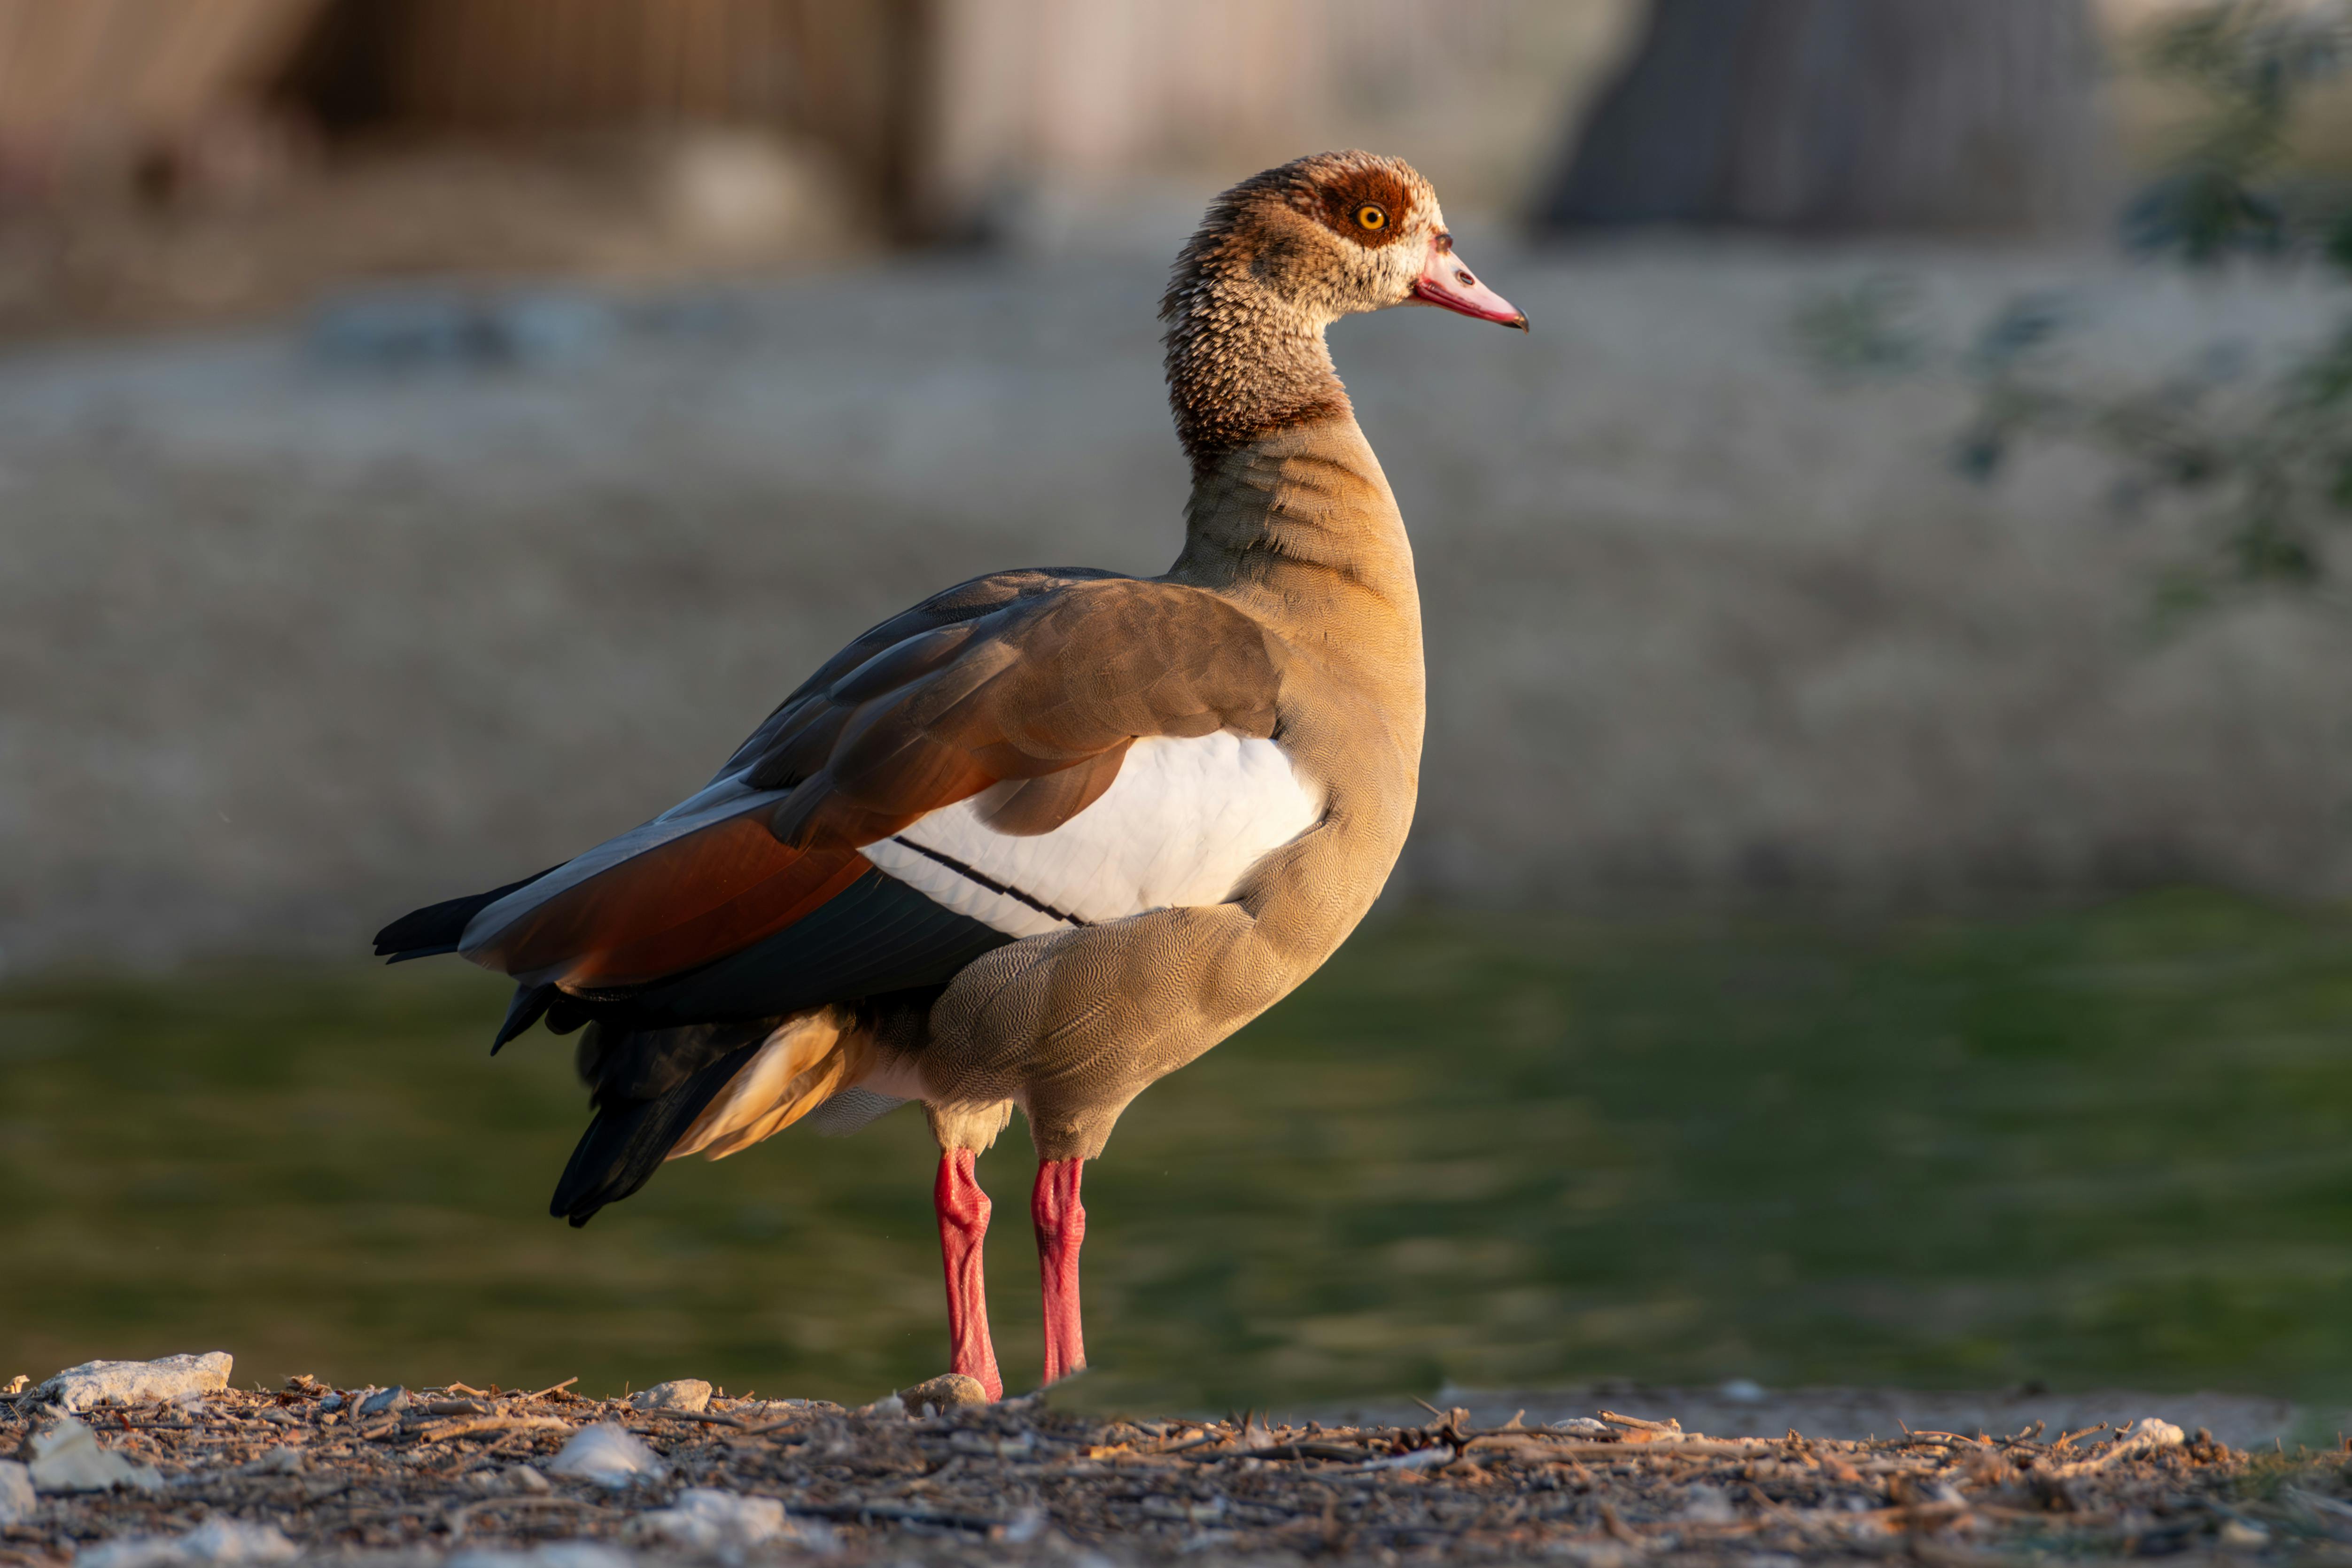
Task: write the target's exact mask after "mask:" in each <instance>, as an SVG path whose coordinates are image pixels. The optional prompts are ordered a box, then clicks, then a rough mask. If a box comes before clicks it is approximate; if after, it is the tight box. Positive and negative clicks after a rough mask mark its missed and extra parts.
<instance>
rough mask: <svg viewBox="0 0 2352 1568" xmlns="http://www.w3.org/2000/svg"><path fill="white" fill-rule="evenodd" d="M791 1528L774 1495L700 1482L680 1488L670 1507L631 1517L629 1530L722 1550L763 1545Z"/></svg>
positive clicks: (637, 1536)
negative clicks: (747, 1493)
mask: <svg viewBox="0 0 2352 1568" xmlns="http://www.w3.org/2000/svg"><path fill="white" fill-rule="evenodd" d="M787 1528H788V1527H787V1526H786V1524H785V1522H784V1505H783V1504H782V1503H781V1502H778V1501H777V1500H775V1499H774V1498H769V1497H745V1496H743V1495H742V1494H741V1493H740V1492H730V1491H720V1490H718V1489H715V1488H710V1487H694V1488H690V1489H688V1490H686V1491H682V1492H680V1493H678V1494H677V1502H676V1503H674V1504H673V1505H671V1506H670V1507H668V1508H666V1509H657V1510H655V1511H653V1512H651V1513H641V1514H639V1515H638V1516H637V1517H636V1518H635V1519H633V1520H631V1521H629V1524H628V1531H627V1533H628V1535H629V1536H630V1538H631V1539H633V1540H643V1541H647V1542H667V1543H668V1544H670V1545H673V1546H682V1547H684V1548H686V1549H687V1550H688V1551H689V1552H719V1551H723V1550H725V1549H727V1548H730V1547H732V1548H736V1549H738V1550H740V1549H741V1548H743V1547H746V1546H759V1545H762V1544H764V1543H765V1542H771V1541H773V1540H775V1539H776V1538H777V1537H779V1536H781V1535H783V1534H784V1533H785V1532H786V1530H787Z"/></svg>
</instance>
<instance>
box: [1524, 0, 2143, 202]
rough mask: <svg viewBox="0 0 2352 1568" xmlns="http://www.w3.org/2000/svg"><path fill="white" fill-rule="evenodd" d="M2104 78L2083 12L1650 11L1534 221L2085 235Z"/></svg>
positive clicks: (1961, 1) (2014, 3)
mask: <svg viewBox="0 0 2352 1568" xmlns="http://www.w3.org/2000/svg"><path fill="white" fill-rule="evenodd" d="M2097 63H2098V62H2097V50H2096V45H2095V38H2094V36H2093V30H2092V25H2091V18H2090V15H2089V8H2088V5H2087V0H1653V5H1652V9H1651V13H1650V17H1649V24H1648V27H1647V30H1646V32H1645V33H1644V35H1643V38H1642V40H1641V43H1640V44H1639V46H1638V47H1636V48H1635V50H1634V52H1633V58H1631V60H1630V61H1629V62H1628V63H1627V65H1626V67H1625V68H1624V69H1623V71H1622V74H1621V75H1620V76H1619V77H1618V78H1617V79H1616V80H1615V81H1614V82H1613V83H1612V85H1611V86H1610V87H1609V89H1607V90H1606V91H1605V92H1604V93H1602V94H1601V98H1600V100H1599V101H1598V103H1597V105H1596V107H1595V108H1594V110H1593V111H1592V113H1591V117H1590V118H1589V119H1588V120H1587V121H1586V122H1585V124H1584V126H1583V127H1582V130H1581V133H1580V135H1579V136H1578V137H1577V139H1576V141H1575V142H1574V143H1573V144H1572V146H1571V149H1570V155H1569V156H1568V157H1567V158H1566V159H1565V160H1564V163H1563V166H1562V168H1561V170H1560V172H1559V174H1558V175H1557V176H1556V177H1555V178H1553V179H1552V180H1551V181H1550V183H1549V187H1548V188H1547V189H1546V190H1545V191H1544V192H1543V193H1542V194H1541V195H1540V196H1539V198H1538V204H1537V211H1536V219H1537V222H1538V225H1539V226H1543V227H1547V228H1555V229H1567V228H1582V227H1591V226H1612V225H1622V224H1642V223H1685V224H1737V225H1746V226H1757V227H1763V228H1775V229H1791V230H1811V231H1822V232H1857V231H1887V230H1914V231H1916V230H1931V231H1933V230H1945V231H1949V230H1978V231H1986V230H1998V231H2008V232H2018V231H2030V230H2050V229H2053V228H2064V227H2068V226H2079V225H2080V224H2082V223H2083V222H2084V221H2086V220H2087V219H2089V218H2090V217H2091V216H2092V215H2093V214H2095V211H2096V209H2097V207H2098V205H2099V196H2100V194H2101V192H2100V188H2099V187H2100V184H2101V180H2100V174H2101V171H2102V166H2103V164H2104V157H2103V153H2104V148H2103V145H2102V137H2101V134H2100V128H2099V124H2098V118H2097V112H2096V104H2095V97H2094V93H2095V78H2096V70H2097Z"/></svg>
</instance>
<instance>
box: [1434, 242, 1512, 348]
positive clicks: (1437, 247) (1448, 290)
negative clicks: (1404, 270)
mask: <svg viewBox="0 0 2352 1568" xmlns="http://www.w3.org/2000/svg"><path fill="white" fill-rule="evenodd" d="M1405 303H1407V304H1409V305H1439V306H1443V307H1444V309H1446V310H1459V311H1461V312H1462V313H1463V314H1464V315H1465V316H1475V317H1477V318H1478V320H1480V321H1500V322H1502V323H1503V325H1505V326H1507V327H1517V328H1518V329H1519V331H1523V332H1524V331H1527V330H1528V313H1527V312H1526V311H1525V310H1520V309H1519V308H1518V307H1517V305H1514V304H1512V303H1511V302H1510V301H1509V300H1506V299H1504V298H1503V297H1502V296H1501V295H1500V294H1497V293H1496V292H1495V291H1494V290H1493V289H1489V288H1487V287H1486V285H1485V284H1484V283H1481V282H1479V281H1478V279H1477V278H1476V277H1475V275H1473V274H1472V272H1471V270H1470V269H1469V268H1467V267H1465V266H1463V265H1462V263H1461V261H1460V260H1459V259H1458V258H1456V257H1455V256H1454V237H1453V236H1452V235H1450V234H1440V235H1438V236H1437V237H1434V238H1433V239H1432V240H1431V241H1430V242H1429V260H1428V262H1427V263H1426V264H1425V265H1424V266H1423V268H1422V269H1421V276H1420V277H1419V278H1418V279H1414V280H1413V285H1412V299H1410V300H1406V301H1405Z"/></svg>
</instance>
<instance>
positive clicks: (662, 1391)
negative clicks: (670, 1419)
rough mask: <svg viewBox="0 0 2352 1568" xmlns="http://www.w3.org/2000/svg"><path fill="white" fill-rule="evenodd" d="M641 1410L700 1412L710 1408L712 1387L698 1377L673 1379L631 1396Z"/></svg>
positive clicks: (632, 1401)
mask: <svg viewBox="0 0 2352 1568" xmlns="http://www.w3.org/2000/svg"><path fill="white" fill-rule="evenodd" d="M629 1403H630V1404H631V1405H635V1407H636V1408H638V1409H639V1410H687V1411H700V1410H708V1409H709V1407H710V1385H709V1384H707V1383H705V1382H703V1381H702V1379H700V1378H698V1377H680V1378H673V1379H671V1380H670V1381H669V1382H667V1383H656V1384H654V1385H653V1386H652V1387H651V1388H641V1389H639V1390H638V1391H637V1392H636V1393H635V1394H631V1395H629Z"/></svg>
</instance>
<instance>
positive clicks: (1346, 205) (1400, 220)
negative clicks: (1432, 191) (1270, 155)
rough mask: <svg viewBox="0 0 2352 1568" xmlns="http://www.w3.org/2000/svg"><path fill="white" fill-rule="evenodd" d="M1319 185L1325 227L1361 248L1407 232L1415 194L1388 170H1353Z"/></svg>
mask: <svg viewBox="0 0 2352 1568" xmlns="http://www.w3.org/2000/svg"><path fill="white" fill-rule="evenodd" d="M1325 181H1326V182H1328V183H1318V195H1320V196H1321V197H1322V198H1323V199H1322V209H1323V210H1322V212H1321V214H1320V216H1321V217H1322V219H1323V221H1324V223H1325V225H1326V226H1328V227H1330V228H1332V229H1333V230H1335V231H1337V232H1339V233H1340V234H1344V235H1346V236H1347V237H1349V239H1352V240H1354V241H1355V242H1356V243H1357V244H1358V245H1360V246H1364V247H1368V248H1378V247H1381V246H1383V245H1387V244H1390V243H1391V242H1392V241H1394V240H1395V239H1396V237H1397V236H1398V235H1400V234H1402V233H1403V232H1404V220H1405V218H1406V217H1407V216H1409V215H1410V214H1411V212H1412V192H1410V191H1408V190H1407V189H1406V188H1405V184H1404V182H1403V181H1402V180H1400V179H1398V178H1397V177H1396V176H1395V175H1394V174H1390V173H1389V172H1388V171H1387V170H1385V169H1350V170H1348V171H1347V172H1345V173H1344V174H1337V175H1327V176H1325Z"/></svg>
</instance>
